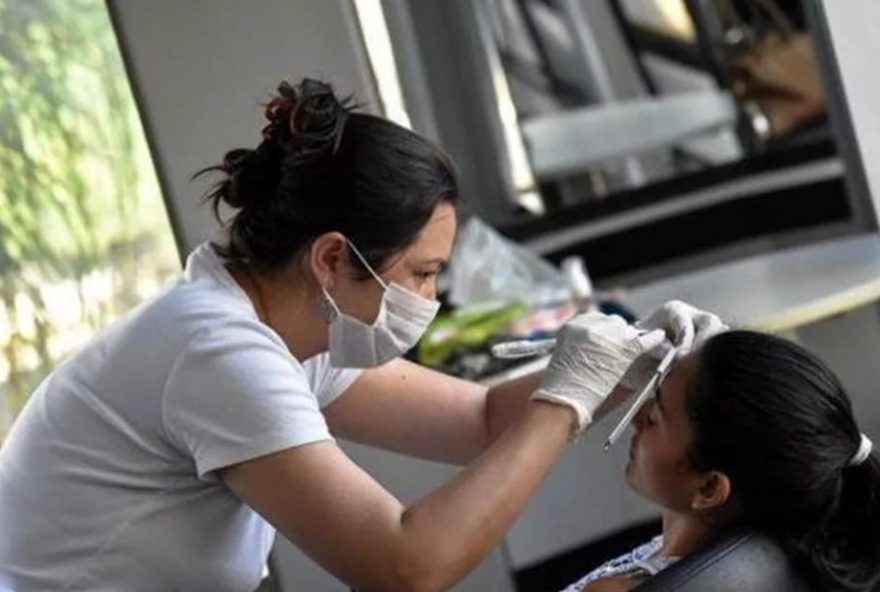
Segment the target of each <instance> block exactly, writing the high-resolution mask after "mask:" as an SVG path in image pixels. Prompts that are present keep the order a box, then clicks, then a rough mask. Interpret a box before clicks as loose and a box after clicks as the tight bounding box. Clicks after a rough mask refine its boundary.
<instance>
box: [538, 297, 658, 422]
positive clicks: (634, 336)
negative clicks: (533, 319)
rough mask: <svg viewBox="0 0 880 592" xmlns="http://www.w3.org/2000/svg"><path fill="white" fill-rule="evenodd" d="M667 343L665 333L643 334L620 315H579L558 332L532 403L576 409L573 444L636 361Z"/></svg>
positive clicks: (595, 313)
mask: <svg viewBox="0 0 880 592" xmlns="http://www.w3.org/2000/svg"><path fill="white" fill-rule="evenodd" d="M664 339H665V334H664V332H663V331H660V330H656V331H650V332H645V331H640V330H639V329H636V328H635V327H632V326H630V325H627V323H626V321H624V320H623V319H622V318H620V317H618V316H608V315H604V314H602V313H598V312H591V313H587V314H582V315H578V316H576V317H575V318H574V319H572V320H571V321H569V323H568V324H567V325H565V326H564V327H563V328H562V330H560V332H559V335H558V336H557V338H556V349H555V350H554V352H553V356H552V357H551V358H550V365H549V366H548V367H547V370H545V371H544V376H543V377H542V379H541V386H540V387H539V388H538V390H537V391H535V393H534V394H533V395H532V398H533V399H540V400H543V401H551V402H553V403H559V404H563V405H568V406H569V407H571V408H572V409H574V411H575V413H576V414H577V426H575V428H574V429H573V430H572V438H573V439H574V438H576V437H577V436H578V435H580V433H581V432H582V431H583V430H584V428H586V427H587V426H588V425H589V424H590V423H591V422H592V421H593V412H594V411H595V410H596V408H597V407H599V405H601V404H602V401H604V400H605V398H606V397H607V396H608V395H609V394H610V393H611V391H612V390H613V389H614V387H615V386H616V385H617V383H618V382H619V381H620V378H621V377H622V376H623V374H624V372H626V370H627V368H629V366H630V364H632V362H633V360H635V359H636V358H638V357H639V356H640V355H642V354H643V353H645V352H647V351H650V350H652V349H654V348H655V347H657V346H658V345H660V344H661V343H662V342H663V340H664Z"/></svg>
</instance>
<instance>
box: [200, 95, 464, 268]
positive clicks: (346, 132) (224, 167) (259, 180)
mask: <svg viewBox="0 0 880 592" xmlns="http://www.w3.org/2000/svg"><path fill="white" fill-rule="evenodd" d="M354 109H355V107H354V106H352V104H351V98H350V97H349V98H346V99H339V98H337V97H336V95H335V94H334V93H333V89H332V88H331V87H330V86H329V85H328V84H325V83H323V82H319V81H316V80H311V79H304V80H303V81H302V82H300V83H299V84H298V85H296V86H295V87H294V86H291V85H290V84H288V83H287V82H282V83H281V84H280V85H279V86H278V94H277V96H275V97H274V98H272V100H270V101H269V103H268V104H267V105H266V110H265V111H266V118H267V119H268V124H267V125H266V127H265V128H263V141H262V142H260V144H259V145H258V146H257V147H256V148H255V149H247V148H239V149H236V150H232V151H231V152H228V153H227V154H226V156H225V157H224V158H223V162H222V164H220V165H217V166H213V167H208V168H206V169H204V170H202V171H199V172H198V173H196V176H199V175H201V174H203V173H206V172H211V171H217V172H220V173H222V174H223V175H224V176H225V178H223V179H222V180H221V181H220V182H219V183H217V185H215V186H214V188H213V189H212V190H211V191H210V193H208V194H207V196H206V200H208V201H211V202H212V204H213V207H214V213H215V215H217V218H218V220H220V215H219V208H220V204H221V203H225V204H227V205H229V206H231V207H232V208H235V209H237V212H236V213H235V215H234V217H233V218H232V219H231V221H230V222H228V226H229V229H228V230H229V245H228V247H226V248H225V249H224V250H223V251H224V252H223V254H224V255H225V256H226V257H227V258H229V259H231V260H234V261H237V262H241V263H245V264H248V265H251V266H253V267H256V268H261V269H276V268H278V267H281V266H283V265H285V264H286V263H288V262H289V261H291V260H292V259H293V258H294V257H295V256H296V255H297V253H299V252H300V250H301V249H302V248H303V247H305V246H307V245H308V244H309V243H310V242H311V240H313V239H314V238H315V237H317V236H319V235H321V234H323V233H325V232H331V231H338V232H341V233H342V234H344V235H345V236H346V238H348V239H349V240H351V241H352V242H353V243H354V245H355V246H356V247H357V248H358V250H359V251H361V253H363V255H364V256H365V258H366V259H367V261H368V262H369V263H370V265H371V266H373V267H374V268H375V269H381V268H382V266H383V264H384V263H385V262H386V261H387V259H388V257H390V256H391V255H393V254H395V253H397V252H399V251H401V250H403V249H405V248H406V247H407V246H409V245H411V244H412V243H413V242H414V241H415V240H416V239H417V237H418V235H419V232H420V231H421V230H422V228H423V227H424V226H425V224H426V223H427V221H428V219H429V218H430V217H431V214H432V212H433V211H434V209H435V207H436V206H437V205H438V204H440V203H442V202H450V203H455V201H456V200H457V182H456V175H455V170H454V168H453V165H452V163H451V161H450V160H449V158H448V157H447V156H446V155H445V154H444V153H443V152H442V151H441V150H440V149H439V148H437V147H435V146H434V145H432V144H431V143H430V142H429V141H428V140H426V139H424V138H422V137H421V136H419V135H418V134H415V133H414V132H412V131H410V130H407V129H405V128H403V127H401V126H399V125H397V124H395V123H393V122H391V121H388V120H386V119H382V118H381V117H375V116H372V115H367V114H364V113H356V112H354ZM221 222H222V220H221ZM353 261H356V262H357V263H355V265H360V262H359V261H358V260H357V258H353ZM361 271H363V269H361Z"/></svg>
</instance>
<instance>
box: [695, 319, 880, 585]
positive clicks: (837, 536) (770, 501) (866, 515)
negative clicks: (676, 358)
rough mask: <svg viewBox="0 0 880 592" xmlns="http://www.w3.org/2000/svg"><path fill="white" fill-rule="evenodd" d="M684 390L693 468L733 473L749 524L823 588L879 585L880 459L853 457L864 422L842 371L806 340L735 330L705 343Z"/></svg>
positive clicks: (738, 498)
mask: <svg viewBox="0 0 880 592" xmlns="http://www.w3.org/2000/svg"><path fill="white" fill-rule="evenodd" d="M699 355H700V358H699V361H698V368H697V371H696V376H695V379H694V381H693V383H692V385H691V387H690V390H689V392H688V396H687V409H688V414H689V416H690V421H691V424H692V426H693V430H694V442H693V448H692V451H691V456H692V459H691V460H692V463H693V465H694V467H695V468H696V469H697V470H703V471H707V470H719V471H722V472H724V473H725V474H727V475H728V476H729V477H730V479H731V482H732V490H733V495H734V496H735V499H736V500H737V501H738V503H739V504H741V507H742V509H743V514H744V516H743V517H744V519H745V521H746V523H747V524H748V525H750V526H751V527H754V528H756V529H758V530H761V531H763V532H765V533H767V534H769V535H771V536H773V537H774V538H776V539H777V540H778V541H779V542H780V544H781V545H782V546H783V548H785V549H786V550H787V551H788V553H789V555H790V556H792V557H793V558H794V560H795V561H796V562H797V563H799V564H801V565H802V566H804V568H805V569H807V570H809V572H810V573H811V575H812V576H813V578H814V579H815V580H817V581H819V582H821V583H822V584H823V586H822V587H821V589H822V590H825V589H833V590H853V591H865V592H867V591H876V590H878V589H880V463H878V460H877V456H876V454H874V453H872V454H871V455H870V456H869V457H868V459H867V460H866V461H865V462H864V463H862V464H860V465H858V466H850V460H851V459H852V458H853V456H854V454H855V453H856V451H857V450H858V449H859V444H860V439H861V437H860V431H859V427H858V425H857V424H856V421H855V419H854V417H853V412H852V406H851V404H850V400H849V398H848V397H847V395H846V393H845V392H844V389H843V387H842V386H841V384H840V382H839V380H838V379H837V377H836V376H835V375H834V374H833V373H832V372H831V371H830V370H829V369H828V368H827V367H826V366H825V364H823V363H822V362H821V361H820V360H819V359H817V358H816V357H815V356H813V355H812V354H810V353H809V352H807V351H806V350H805V349H803V348H802V347H800V346H798V345H796V344H794V343H791V342H789V341H786V340H784V339H780V338H777V337H773V336H770V335H764V334H760V333H754V332H750V331H731V332H728V333H723V334H721V335H718V336H716V337H714V338H712V339H711V340H709V341H708V342H707V343H706V345H705V346H704V347H703V348H702V350H701V352H700V354H699Z"/></svg>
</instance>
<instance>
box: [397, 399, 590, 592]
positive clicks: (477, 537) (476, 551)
mask: <svg viewBox="0 0 880 592" xmlns="http://www.w3.org/2000/svg"><path fill="white" fill-rule="evenodd" d="M526 407H527V408H526V409H525V410H523V411H522V412H521V414H520V418H519V419H518V420H515V421H514V422H513V423H512V424H511V425H510V427H509V429H507V430H506V431H505V432H504V433H503V434H502V435H501V436H500V437H499V438H498V439H497V440H496V441H495V442H494V443H493V444H492V445H491V446H490V447H489V448H488V449H487V450H486V451H485V452H484V453H483V454H482V455H481V456H480V457H479V458H477V459H476V460H475V461H474V462H473V463H472V464H470V465H469V466H468V467H467V468H465V469H464V470H463V471H462V472H461V473H460V474H459V475H458V476H457V477H456V478H455V479H453V480H452V481H450V482H449V483H447V484H446V485H444V486H443V487H441V488H440V489H438V490H436V491H434V492H432V493H431V494H430V495H428V496H427V497H425V498H424V499H422V500H420V501H419V502H417V503H416V504H414V505H413V506H411V507H410V508H408V509H407V510H406V511H405V512H404V515H403V517H402V529H403V532H402V534H403V538H402V541H403V548H404V549H406V553H407V561H406V563H407V564H408V565H409V566H410V567H409V569H415V570H416V572H417V573H419V574H421V575H420V577H415V578H414V579H415V580H417V581H428V582H430V583H431V584H430V585H428V586H426V589H446V588H447V587H449V586H451V585H452V584H453V583H454V582H456V581H457V580H458V579H460V578H461V577H463V576H464V575H465V574H466V573H467V572H468V571H470V570H471V569H473V568H474V567H475V566H476V565H477V564H478V563H479V562H480V561H481V559H482V558H483V557H484V556H485V555H486V554H487V553H488V552H489V551H490V550H491V549H492V547H494V546H495V545H496V544H497V542H498V541H499V540H500V539H501V537H502V536H503V534H504V532H506V531H507V529H509V528H510V526H511V525H512V523H513V521H514V519H515V518H516V516H517V515H518V514H519V513H520V512H521V511H522V509H523V506H524V505H525V503H526V501H527V500H528V499H529V498H530V497H531V496H532V494H533V493H534V492H535V490H536V489H537V488H538V486H539V485H540V483H541V482H542V480H543V479H544V477H545V476H546V475H547V473H548V472H549V470H550V469H551V467H552V466H553V464H554V463H555V461H556V460H557V458H558V457H559V455H560V453H561V452H562V450H563V448H564V447H565V445H566V442H567V439H568V436H569V434H570V430H571V427H572V421H573V419H574V415H573V413H572V412H571V410H569V409H568V408H567V407H565V406H559V405H553V404H549V403H542V402H533V403H530V404H528V405H527V406H526Z"/></svg>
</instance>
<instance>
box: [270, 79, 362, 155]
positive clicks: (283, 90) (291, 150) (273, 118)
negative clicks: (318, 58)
mask: <svg viewBox="0 0 880 592" xmlns="http://www.w3.org/2000/svg"><path fill="white" fill-rule="evenodd" d="M350 110H351V105H350V98H346V99H343V100H339V99H338V98H337V97H336V95H335V94H334V93H333V88H332V87H331V86H330V85H329V84H326V83H324V82H320V81H317V80H312V79H310V78H306V79H304V80H303V81H302V82H301V83H300V84H299V85H298V87H297V88H294V87H292V86H291V85H290V84H288V83H287V82H282V83H281V84H280V85H279V86H278V96H277V97H275V98H273V99H272V100H271V101H269V103H268V104H267V105H266V119H268V120H269V123H268V124H267V125H266V127H264V128H263V138H264V139H265V140H267V141H271V142H274V143H276V144H278V145H279V146H281V147H283V148H284V149H285V152H287V153H288V155H289V156H291V157H292V158H293V159H294V160H295V161H296V162H297V163H300V162H311V161H313V160H315V159H316V158H321V157H325V156H332V155H333V154H334V153H335V152H336V150H337V149H338V148H339V143H340V142H341V141H342V133H343V130H344V129H345V122H346V120H347V119H348V114H349V112H350ZM292 164H293V163H292Z"/></svg>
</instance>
